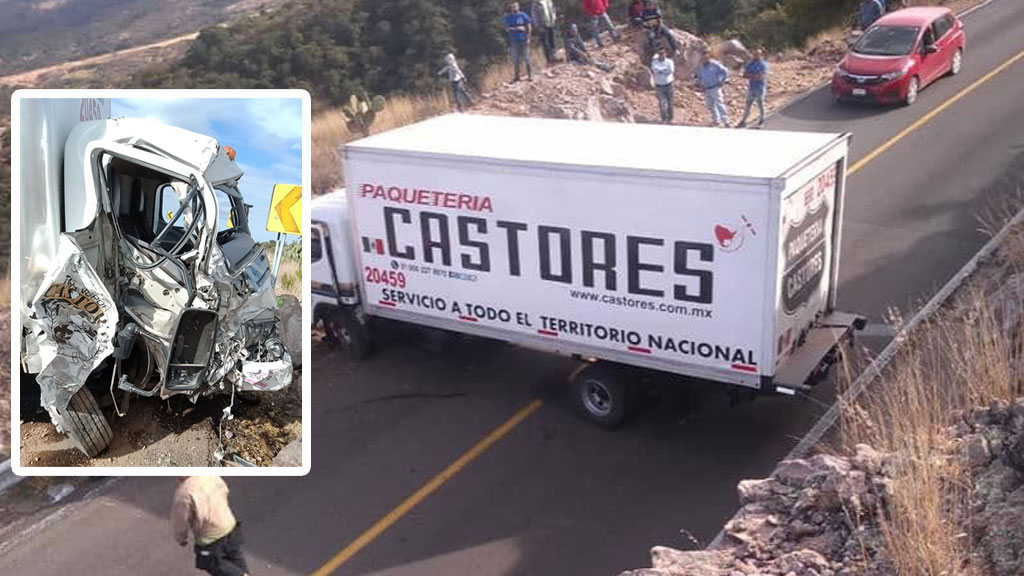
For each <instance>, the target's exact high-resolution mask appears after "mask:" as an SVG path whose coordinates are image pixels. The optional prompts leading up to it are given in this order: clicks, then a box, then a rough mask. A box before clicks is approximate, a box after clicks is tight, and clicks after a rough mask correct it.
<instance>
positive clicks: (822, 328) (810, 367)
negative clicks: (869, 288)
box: [764, 312, 864, 394]
mask: <svg viewBox="0 0 1024 576" xmlns="http://www.w3.org/2000/svg"><path fill="white" fill-rule="evenodd" d="M863 328H864V318H863V317H861V316H857V315H856V314H849V313H846V312H833V313H831V314H829V315H827V316H825V317H824V318H823V319H822V320H821V322H820V323H819V324H818V325H817V326H815V327H814V328H811V329H810V331H808V333H807V338H806V340H804V343H803V344H802V345H801V346H800V347H799V348H797V350H796V351H795V352H794V353H793V355H792V356H790V357H789V358H787V359H786V361H785V362H783V363H782V365H781V366H779V370H778V371H777V372H776V373H775V377H774V378H772V379H771V382H770V383H768V382H766V383H765V384H768V385H767V386H764V391H765V392H774V391H780V390H778V389H779V388H780V387H781V388H782V389H783V390H782V391H785V390H786V389H788V390H790V391H792V390H808V389H810V388H812V387H813V386H814V385H815V384H817V383H818V381H819V380H820V376H823V375H824V373H825V371H826V370H827V369H828V367H829V366H830V365H831V364H833V363H834V362H835V361H836V360H837V359H838V351H839V346H840V344H841V343H842V342H843V340H844V339H846V338H847V337H848V336H849V335H852V333H853V331H854V330H861V329H863ZM784 393H790V394H791V393H792V392H784Z"/></svg>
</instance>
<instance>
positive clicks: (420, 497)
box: [312, 400, 544, 576]
mask: <svg viewBox="0 0 1024 576" xmlns="http://www.w3.org/2000/svg"><path fill="white" fill-rule="evenodd" d="M543 405H544V401H543V400H534V401H533V402H530V403H529V404H527V405H526V406H524V407H523V408H522V409H521V410H519V411H518V412H516V413H515V414H513V415H512V417H511V418H509V419H508V420H506V421H505V423H504V424H502V425H501V426H498V427H497V428H495V429H494V430H493V431H492V432H491V433H490V434H488V435H487V436H485V437H484V438H483V439H482V440H480V441H479V442H477V443H476V444H474V445H473V447H472V448H470V449H469V450H467V451H466V452H465V453H464V454H463V455H462V456H459V459H458V460H456V461H455V462H452V463H451V464H450V465H449V466H448V467H447V468H445V469H444V470H442V471H441V473H440V474H438V475H437V476H434V477H433V478H431V479H430V481H429V482H427V483H426V484H424V485H423V486H422V487H420V489H419V490H417V491H416V492H414V493H413V494H412V496H409V497H408V498H406V499H405V500H403V501H402V503H401V504H399V505H398V506H396V507H395V508H394V509H393V510H392V511H391V512H388V513H387V515H386V516H384V517H383V518H381V519H380V520H378V521H377V522H376V523H374V525H373V526H370V528H369V529H368V530H366V531H365V532H363V533H362V534H360V535H359V537H358V538H356V539H355V540H353V541H352V542H351V543H349V544H348V546H345V548H343V549H342V551H341V552H338V554H337V555H335V556H334V558H331V559H330V560H328V561H327V563H326V564H324V565H323V566H321V567H320V568H319V569H318V570H317V571H316V572H313V574H312V576H327V575H328V574H330V573H332V572H334V571H335V570H337V569H338V568H339V567H340V566H341V565H342V564H344V563H345V562H348V561H349V560H350V559H351V558H352V557H353V556H355V555H356V554H358V553H359V551H360V550H362V549H363V548H365V547H366V546H367V545H369V544H370V543H371V542H373V541H374V540H376V539H377V538H378V537H379V536H380V535H381V534H383V533H384V532H386V531H387V529H388V528H390V527H391V526H392V525H394V524H395V522H398V521H399V520H400V519H401V518H402V517H403V516H405V515H406V514H408V513H409V511H410V510H412V509H413V508H415V507H416V506H417V505H419V504H420V503H421V502H423V501H424V500H426V499H427V497H428V496H430V495H431V494H433V493H434V492H436V491H437V490H438V489H439V488H440V487H441V486H443V485H444V483H445V482H447V481H448V480H450V479H451V478H452V477H453V476H455V475H456V474H458V473H459V471H460V470H462V469H463V468H465V467H466V466H467V465H468V464H469V463H470V462H472V461H473V460H475V459H476V458H477V457H479V456H480V455H481V454H483V453H484V452H486V451H487V449H488V448H490V447H491V446H493V445H494V444H496V443H497V442H498V441H499V440H501V439H502V438H504V437H505V436H506V435H507V434H508V433H509V432H511V431H512V429H513V428H515V427H516V426H518V425H519V424H520V423H521V422H522V421H523V420H526V419H527V418H529V417H530V416H532V415H533V413H534V412H536V411H537V410H540V407H541V406H543Z"/></svg>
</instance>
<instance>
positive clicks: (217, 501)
mask: <svg viewBox="0 0 1024 576" xmlns="http://www.w3.org/2000/svg"><path fill="white" fill-rule="evenodd" d="M178 480H179V482H178V488H177V489H176V490H175V491H174V501H173V504H172V505H171V527H172V529H173V530H174V538H175V540H176V541H177V542H178V544H179V545H181V546H188V537H189V532H191V533H192V538H193V540H194V550H195V553H196V568H198V569H200V570H203V571H205V572H206V573H208V574H211V575H213V576H247V575H248V574H249V567H248V566H247V565H246V563H245V556H244V555H243V554H242V532H241V525H240V524H239V522H238V521H236V520H235V515H234V514H233V513H232V512H231V507H230V506H229V505H228V485H227V484H225V483H224V480H222V479H221V478H220V477H218V476H186V477H179V479H178Z"/></svg>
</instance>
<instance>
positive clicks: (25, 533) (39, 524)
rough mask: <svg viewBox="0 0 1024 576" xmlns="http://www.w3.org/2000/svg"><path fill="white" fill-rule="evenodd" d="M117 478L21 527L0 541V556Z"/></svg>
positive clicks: (111, 484)
mask: <svg viewBox="0 0 1024 576" xmlns="http://www.w3.org/2000/svg"><path fill="white" fill-rule="evenodd" d="M119 480H121V477H119V476H114V477H109V478H107V479H106V480H104V481H103V482H101V483H100V484H99V485H97V486H93V487H92V488H91V489H89V490H88V491H87V492H86V493H85V494H83V495H82V496H81V497H80V498H78V499H77V500H75V501H73V502H69V503H68V504H65V505H64V506H57V507H55V508H54V510H53V512H52V513H50V514H47V515H46V516H43V517H42V518H40V519H39V520H38V521H36V523H35V524H32V525H31V526H28V527H27V528H24V529H22V530H21V531H20V532H18V533H17V534H15V535H14V536H13V537H11V538H10V539H8V540H4V541H0V557H3V556H4V555H5V554H6V553H7V551H8V550H12V549H13V548H15V547H17V546H18V545H19V544H21V543H22V542H24V541H25V540H27V539H29V538H31V537H33V536H35V535H36V534H38V533H39V532H40V531H42V530H43V529H45V528H47V527H49V526H51V525H52V524H54V523H56V522H58V521H59V520H61V519H63V518H64V517H66V516H68V515H70V514H71V513H73V512H75V511H76V510H78V509H79V508H81V507H82V506H84V505H86V504H87V503H89V502H91V501H92V500H93V497H94V496H96V495H97V494H99V493H100V492H102V491H103V490H105V489H106V488H109V487H110V486H113V485H114V484H116V483H117V482H118V481H119Z"/></svg>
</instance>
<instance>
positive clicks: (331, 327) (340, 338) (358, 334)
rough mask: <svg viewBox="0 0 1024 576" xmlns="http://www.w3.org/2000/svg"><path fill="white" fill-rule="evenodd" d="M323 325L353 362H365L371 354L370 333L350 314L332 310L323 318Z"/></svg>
mask: <svg viewBox="0 0 1024 576" xmlns="http://www.w3.org/2000/svg"><path fill="white" fill-rule="evenodd" d="M324 325H325V327H326V328H327V330H328V331H329V332H330V334H331V337H332V338H333V339H334V341H336V342H338V343H339V344H341V347H342V348H343V349H344V350H345V351H346V352H348V355H349V357H351V358H352V359H353V360H365V359H366V358H368V357H369V356H370V354H371V353H373V340H372V339H371V338H370V331H369V330H368V329H367V328H366V325H365V324H363V323H362V322H360V321H359V320H357V319H356V317H355V315H353V314H352V313H350V312H347V311H345V310H332V311H331V312H330V313H329V314H327V316H326V317H325V318H324Z"/></svg>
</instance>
